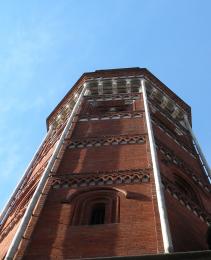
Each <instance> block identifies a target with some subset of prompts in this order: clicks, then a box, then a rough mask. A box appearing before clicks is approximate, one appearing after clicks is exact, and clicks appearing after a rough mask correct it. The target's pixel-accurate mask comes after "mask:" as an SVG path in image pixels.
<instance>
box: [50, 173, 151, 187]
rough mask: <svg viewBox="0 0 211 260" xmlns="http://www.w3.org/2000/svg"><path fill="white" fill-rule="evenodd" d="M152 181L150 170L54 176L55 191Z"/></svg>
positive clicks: (53, 185)
mask: <svg viewBox="0 0 211 260" xmlns="http://www.w3.org/2000/svg"><path fill="white" fill-rule="evenodd" d="M149 181H150V169H129V170H115V171H110V172H97V173H84V174H78V173H71V174H63V175H54V176H53V180H52V188H53V189H61V188H84V187H89V186H106V185H123V184H125V185H126V184H135V183H143V182H149Z"/></svg>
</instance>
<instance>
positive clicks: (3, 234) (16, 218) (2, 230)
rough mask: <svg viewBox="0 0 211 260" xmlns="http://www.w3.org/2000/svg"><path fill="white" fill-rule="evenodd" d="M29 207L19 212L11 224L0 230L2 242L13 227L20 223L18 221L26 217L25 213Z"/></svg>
mask: <svg viewBox="0 0 211 260" xmlns="http://www.w3.org/2000/svg"><path fill="white" fill-rule="evenodd" d="M26 207H27V205H26V206H25V207H24V208H23V209H21V210H20V211H19V212H17V213H16V214H15V216H14V218H12V219H11V221H10V222H9V223H7V225H6V226H4V228H1V230H0V242H1V241H2V240H3V239H4V238H5V237H6V236H7V234H8V233H9V232H10V231H11V230H12V229H13V227H14V226H15V225H16V224H17V223H18V221H19V220H20V219H21V218H22V216H23V215H24V212H25V210H26Z"/></svg>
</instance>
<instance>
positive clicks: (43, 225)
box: [0, 68, 211, 259]
mask: <svg viewBox="0 0 211 260" xmlns="http://www.w3.org/2000/svg"><path fill="white" fill-rule="evenodd" d="M142 80H144V82H145V86H146V91H147V99H148V100H147V103H148V106H149V109H150V120H151V124H152V129H153V135H154V141H155V147H156V153H157V158H158V165H159V172H160V175H161V179H162V187H161V188H162V193H163V194H164V198H165V199H164V201H163V205H164V207H165V209H166V212H167V222H166V225H167V226H168V225H169V227H170V237H171V239H172V245H173V251H174V252H185V251H198V250H206V249H207V244H206V237H205V234H206V230H207V222H208V221H209V220H210V213H211V204H210V198H211V197H210V184H209V181H208V177H207V175H206V171H205V169H204V167H203V166H202V163H201V160H200V157H199V155H198V152H197V150H196V148H195V147H194V145H193V140H192V137H191V135H190V133H189V131H188V129H187V126H186V125H185V123H184V115H185V114H186V115H187V116H188V118H189V121H191V110H190V107H189V106H188V105H187V104H186V103H185V102H184V101H182V100H181V99H180V98H179V97H178V96H176V95H175V94H174V93H173V92H172V91H171V90H170V89H168V88H167V87H166V86H165V85H164V84H163V83H161V82H160V81H159V80H158V79H157V78H156V77H155V76H153V75H152V74H151V73H150V72H149V71H148V70H146V69H140V68H131V69H116V70H99V71H95V72H92V73H85V74H83V75H82V76H81V78H80V79H79V80H78V81H77V82H76V84H75V85H74V86H73V87H72V89H71V90H70V91H69V92H68V93H67V95H66V96H65V97H64V98H63V100H62V101H61V102H60V103H59V104H58V106H57V107H56V108H55V109H54V111H53V112H52V113H51V114H50V116H49V117H48V119H47V128H48V130H49V129H50V130H49V131H51V132H50V134H49V135H48V136H47V137H46V139H45V141H44V143H43V145H42V146H41V149H40V150H39V151H38V153H37V155H36V156H35V159H34V161H33V164H32V165H31V167H30V169H29V170H28V173H27V175H26V177H25V180H24V182H23V184H22V186H21V188H20V190H19V192H18V194H16V196H15V197H14V199H13V200H12V203H11V206H10V208H9V210H8V213H7V215H6V217H5V218H4V221H3V222H2V225H1V229H0V256H1V257H2V258H3V257H4V256H5V255H6V253H7V251H8V248H9V246H10V244H11V242H12V239H13V237H14V234H15V232H16V230H17V227H18V225H19V224H20V220H21V219H22V218H23V215H24V212H25V210H26V208H27V205H28V204H29V202H30V199H31V197H32V195H33V193H34V192H35V189H36V187H37V184H38V182H39V180H40V177H41V176H42V174H43V173H44V172H45V171H46V169H47V168H48V167H49V166H48V163H49V161H50V158H51V157H52V155H53V154H54V152H55V147H56V145H57V144H58V142H59V141H60V138H61V136H62V133H63V130H64V127H65V125H66V124H67V122H68V118H69V116H70V115H71V111H72V110H73V108H74V106H75V104H76V102H77V100H78V99H79V96H80V93H82V92H81V91H82V89H84V88H86V90H85V92H84V94H83V96H82V98H81V100H80V104H79V106H78V109H77V111H76V112H75V113H74V115H73V121H72V124H71V127H70V128H69V129H68V132H67V135H66V136H65V139H64V141H63V142H62V146H61V149H60V150H59V153H58V155H57V156H56V159H55V162H54V164H53V166H52V167H51V169H50V171H49V172H48V178H47V181H46V183H45V186H44V188H43V190H42V192H41V194H40V196H39V199H38V201H37V203H36V207H35V208H34V210H33V214H31V217H30V220H29V222H28V223H27V226H26V229H25V230H24V235H23V236H22V239H21V241H20V243H19V244H18V248H17V250H16V255H15V258H16V259H20V258H23V259H49V258H51V259H77V258H95V257H112V256H141V255H157V254H162V253H164V252H165V249H164V240H163V231H162V228H161V225H162V223H161V219H160V216H161V215H160V209H159V206H158V200H157V193H158V190H157V186H156V185H157V184H156V182H155V178H154V170H153V169H154V168H153V167H154V166H153V163H152V155H151V154H152V153H151V147H150V143H149V131H148V125H147V122H146V111H145V106H144V101H143V98H144V97H143V91H142V85H141V81H142Z"/></svg>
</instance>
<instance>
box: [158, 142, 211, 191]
mask: <svg viewBox="0 0 211 260" xmlns="http://www.w3.org/2000/svg"><path fill="white" fill-rule="evenodd" d="M156 146H157V148H159V151H160V152H161V154H162V155H163V157H164V158H165V159H164V158H163V159H161V161H162V163H164V164H166V165H168V164H174V165H175V166H177V167H178V168H180V169H181V170H182V171H183V172H185V173H187V174H188V175H189V176H190V177H191V178H192V180H193V181H194V182H195V183H196V184H197V186H198V187H200V188H201V190H202V191H203V192H205V193H208V194H210V188H209V186H208V185H207V184H205V183H204V181H202V180H201V179H200V178H199V177H197V176H196V172H195V171H194V170H193V169H192V168H191V166H190V165H188V164H187V163H185V161H184V160H182V159H181V158H180V157H178V156H176V155H175V153H174V152H173V151H172V150H170V149H169V148H167V147H166V146H165V145H164V144H162V143H161V142H160V141H158V140H156Z"/></svg>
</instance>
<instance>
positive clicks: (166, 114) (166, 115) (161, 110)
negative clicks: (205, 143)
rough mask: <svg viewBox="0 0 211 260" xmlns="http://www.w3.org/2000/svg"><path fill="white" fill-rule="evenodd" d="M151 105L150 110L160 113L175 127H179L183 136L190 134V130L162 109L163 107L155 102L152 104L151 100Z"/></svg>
mask: <svg viewBox="0 0 211 260" xmlns="http://www.w3.org/2000/svg"><path fill="white" fill-rule="evenodd" d="M149 103H150V108H151V110H152V111H158V112H159V113H160V114H161V115H162V116H164V117H165V118H167V120H169V121H170V122H171V123H172V124H173V125H175V126H177V127H178V128H179V129H180V131H182V132H183V134H187V133H188V130H187V129H186V128H185V127H184V126H183V125H182V124H181V123H179V121H178V120H175V119H174V118H173V117H172V116H171V114H169V113H168V112H167V111H166V110H164V109H162V107H160V106H159V105H158V104H156V103H155V102H152V100H149Z"/></svg>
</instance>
